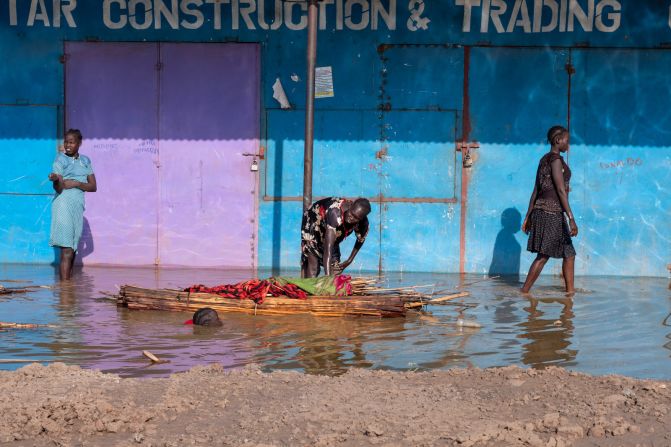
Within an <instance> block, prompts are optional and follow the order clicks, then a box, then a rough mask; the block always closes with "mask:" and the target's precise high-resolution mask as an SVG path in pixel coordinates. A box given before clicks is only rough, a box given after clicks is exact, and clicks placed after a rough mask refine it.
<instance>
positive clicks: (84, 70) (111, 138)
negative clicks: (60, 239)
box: [65, 42, 159, 265]
mask: <svg viewBox="0 0 671 447" xmlns="http://www.w3.org/2000/svg"><path fill="white" fill-rule="evenodd" d="M66 51H67V54H68V58H67V66H66V81H67V85H66V92H67V99H66V115H65V123H66V127H72V128H78V129H80V130H81V131H82V133H83V135H84V142H83V144H82V147H81V148H80V151H81V152H82V153H83V154H85V155H87V156H89V157H90V158H91V161H92V164H93V170H94V172H95V175H96V180H97V182H98V191H97V192H96V193H87V194H86V212H85V217H86V219H87V221H88V224H89V227H90V240H91V241H92V245H93V248H92V249H91V250H88V253H87V256H86V257H85V259H84V262H85V263H97V264H100V263H103V264H129V265H142V264H144V265H147V264H153V263H154V260H155V259H156V231H157V203H158V187H157V185H158V169H157V166H158V160H159V154H158V150H159V146H158V141H157V130H158V121H157V113H158V90H157V71H156V61H157V52H158V46H157V44H133V43H77V42H72V43H68V44H67V45H66ZM80 255H81V253H80Z"/></svg>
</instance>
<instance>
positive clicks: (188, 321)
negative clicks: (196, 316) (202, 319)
mask: <svg viewBox="0 0 671 447" xmlns="http://www.w3.org/2000/svg"><path fill="white" fill-rule="evenodd" d="M184 324H193V320H186V321H185V322H184Z"/></svg>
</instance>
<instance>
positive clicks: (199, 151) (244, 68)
mask: <svg viewBox="0 0 671 447" xmlns="http://www.w3.org/2000/svg"><path fill="white" fill-rule="evenodd" d="M257 48H258V47H257V45H252V44H233V45H211V44H162V45H161V47H160V49H161V51H160V64H161V85H160V101H161V103H160V115H159V116H160V122H159V129H160V150H161V170H160V177H161V178H160V184H161V189H160V193H161V201H160V208H159V219H160V227H159V228H160V232H159V239H158V244H159V258H160V262H161V264H174V265H191V266H213V265H214V266H216V265H221V266H232V267H253V266H254V262H255V260H254V253H255V237H254V234H255V195H256V191H255V190H256V173H255V172H251V171H250V165H251V162H252V158H251V157H246V156H244V155H243V154H254V153H256V152H257V151H258V147H259V140H258V139H259V62H258V50H257Z"/></svg>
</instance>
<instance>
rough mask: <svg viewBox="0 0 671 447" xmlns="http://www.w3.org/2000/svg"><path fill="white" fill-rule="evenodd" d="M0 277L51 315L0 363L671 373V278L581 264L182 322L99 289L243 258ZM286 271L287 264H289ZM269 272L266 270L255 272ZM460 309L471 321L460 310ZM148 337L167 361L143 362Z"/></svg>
mask: <svg viewBox="0 0 671 447" xmlns="http://www.w3.org/2000/svg"><path fill="white" fill-rule="evenodd" d="M0 272H1V273H0V284H2V283H3V281H2V279H1V278H7V279H12V280H14V281H24V282H23V283H11V284H9V283H5V285H6V286H12V287H16V286H20V285H21V284H25V285H28V284H31V285H48V286H51V287H52V288H50V289H45V288H37V289H35V290H34V291H33V292H31V293H28V294H21V295H4V296H0V321H13V322H22V323H42V324H51V325H53V327H48V328H39V329H31V330H6V331H0V368H2V369H14V368H18V367H20V366H23V365H24V364H25V363H26V362H28V361H39V362H45V363H48V362H54V361H61V362H66V363H69V364H76V365H81V366H83V367H86V368H96V369H101V370H103V371H107V372H114V373H118V374H120V375H122V376H131V377H147V376H150V377H157V376H165V375H168V374H171V373H174V372H179V371H184V370H187V369H189V368H191V367H193V366H195V365H200V364H208V363H213V362H217V363H221V364H223V365H224V366H226V367H229V368H239V367H244V366H245V365H249V364H256V365H259V366H261V367H262V368H264V369H266V370H273V369H290V370H298V371H304V372H307V373H315V374H330V375H337V374H341V373H343V372H345V371H346V370H347V369H349V368H355V367H356V368H372V369H392V370H430V369H445V368H451V367H470V366H477V367H491V366H505V365H511V364H515V365H520V366H528V367H534V368H543V367H546V366H549V365H555V366H562V367H568V368H571V369H574V370H577V371H582V372H586V373H591V374H624V375H629V376H635V377H642V378H660V379H669V378H671V368H670V366H671V365H670V355H671V326H670V324H671V323H669V322H668V321H667V322H666V324H664V320H665V318H666V317H667V315H669V313H670V312H671V300H670V298H671V290H669V288H668V280H665V279H663V278H612V277H584V278H577V286H578V287H579V289H578V293H577V294H576V296H575V297H574V298H573V299H572V300H571V299H568V298H566V297H565V296H564V294H563V292H562V289H561V287H560V280H559V278H556V277H552V276H544V277H541V279H540V280H539V282H538V284H537V286H536V287H535V289H534V290H533V291H532V292H533V295H532V296H523V295H521V294H520V293H519V287H520V284H519V282H518V281H517V280H516V279H487V278H483V277H482V276H476V275H466V276H460V275H453V274H445V275H440V274H407V273H406V274H403V275H400V274H399V275H396V274H389V275H388V276H387V277H386V279H385V281H387V283H389V284H393V285H398V284H407V285H410V284H435V289H436V290H439V289H445V291H446V292H449V291H454V290H457V289H459V288H462V289H465V290H468V291H469V292H470V293H471V295H470V296H469V297H466V298H463V299H459V300H456V301H453V302H450V303H449V304H447V305H442V306H433V307H431V308H430V309H429V311H427V312H417V313H414V312H413V313H411V315H410V316H409V317H408V318H405V319H384V320H380V319H370V318H359V319H357V318H318V317H312V316H309V315H296V316H250V315H243V314H240V315H238V314H226V315H221V317H222V320H223V322H224V325H223V326H222V327H220V328H204V327H197V326H196V327H194V326H185V325H184V324H183V322H184V321H185V320H187V319H189V318H190V317H191V315H190V314H186V313H171V312H158V311H157V312H154V311H129V310H127V309H122V308H117V307H116V305H115V304H114V303H113V302H112V301H110V300H109V299H106V298H105V295H104V293H101V292H114V291H116V290H117V288H118V286H119V285H121V284H125V283H129V284H134V285H138V286H144V287H172V288H176V287H183V286H186V285H190V284H192V283H204V284H220V283H224V282H236V281H241V280H244V279H249V278H250V277H251V276H252V273H251V272H248V271H221V270H185V269H161V270H154V269H142V268H116V267H115V268H112V267H109V268H103V267H87V268H86V269H85V270H84V271H82V272H79V273H78V275H77V277H76V279H75V280H74V281H73V282H72V284H70V285H67V286H61V285H59V284H58V282H57V281H56V280H55V276H54V270H53V268H52V267H49V266H21V265H3V266H0ZM290 273H293V274H295V273H296V272H290ZM259 275H260V276H270V273H269V272H259ZM460 320H461V321H466V322H472V323H475V324H473V326H478V325H479V326H480V327H469V324H466V325H462V324H458V323H460ZM143 350H149V351H151V352H153V353H154V354H156V355H158V356H159V357H161V358H162V359H165V360H169V363H163V364H157V365H151V364H149V363H148V362H147V360H146V359H145V358H144V357H143V356H142V354H141V352H142V351H143Z"/></svg>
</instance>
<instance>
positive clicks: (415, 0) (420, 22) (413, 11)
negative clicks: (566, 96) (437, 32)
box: [408, 0, 431, 31]
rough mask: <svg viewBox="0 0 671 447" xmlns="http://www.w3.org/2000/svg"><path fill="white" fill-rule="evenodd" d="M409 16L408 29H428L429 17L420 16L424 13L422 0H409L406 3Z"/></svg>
mask: <svg viewBox="0 0 671 447" xmlns="http://www.w3.org/2000/svg"><path fill="white" fill-rule="evenodd" d="M408 10H409V11H410V18H408V29H409V30H410V31H417V30H418V29H424V30H426V29H429V22H430V21H431V20H430V19H428V18H426V17H422V14H424V0H410V3H409V4H408Z"/></svg>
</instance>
